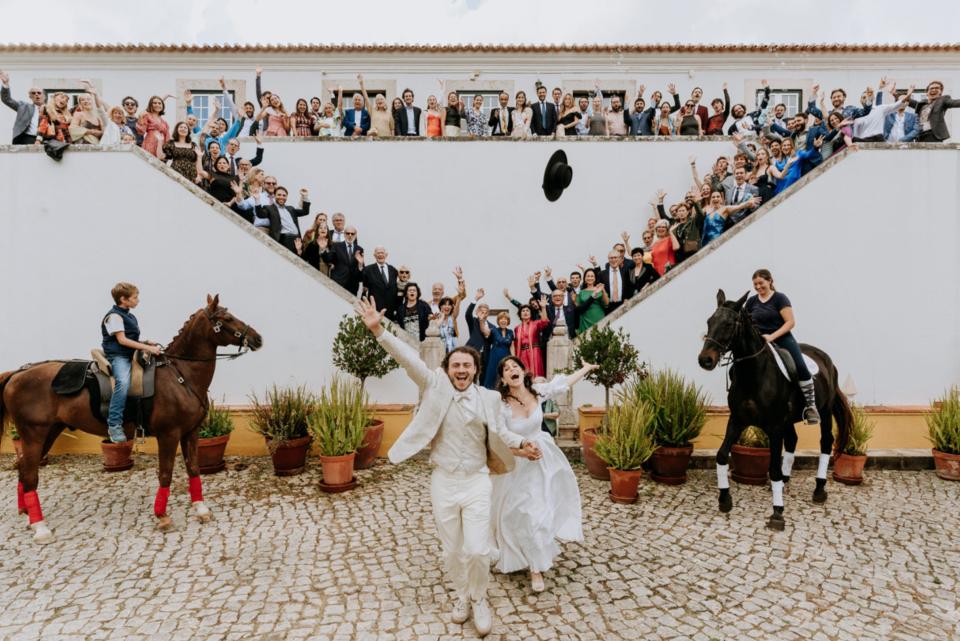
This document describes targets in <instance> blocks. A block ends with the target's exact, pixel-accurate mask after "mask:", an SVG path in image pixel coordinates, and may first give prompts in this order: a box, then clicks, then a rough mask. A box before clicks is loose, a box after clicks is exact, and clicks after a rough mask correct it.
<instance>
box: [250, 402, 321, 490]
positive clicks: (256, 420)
mask: <svg viewBox="0 0 960 641" xmlns="http://www.w3.org/2000/svg"><path fill="white" fill-rule="evenodd" d="M250 400H251V402H252V404H253V412H252V416H251V418H250V427H251V428H252V429H253V431H255V432H257V433H258V434H262V435H263V437H264V439H266V442H267V449H268V450H269V451H270V457H271V458H272V459H273V471H274V473H275V474H276V475H277V476H294V475H296V474H300V473H301V472H303V469H304V467H305V466H306V460H307V450H308V449H309V448H310V440H311V438H310V434H308V433H307V417H308V416H309V415H310V414H311V413H312V412H313V410H314V408H315V406H316V403H317V400H316V397H315V396H314V395H313V394H312V393H310V392H309V391H307V388H306V386H304V385H300V386H298V387H283V388H279V387H277V386H276V385H273V386H272V387H271V388H270V389H268V390H267V391H266V394H265V395H264V400H263V402H260V399H258V398H257V395H256V394H253V395H252V396H251V397H250Z"/></svg>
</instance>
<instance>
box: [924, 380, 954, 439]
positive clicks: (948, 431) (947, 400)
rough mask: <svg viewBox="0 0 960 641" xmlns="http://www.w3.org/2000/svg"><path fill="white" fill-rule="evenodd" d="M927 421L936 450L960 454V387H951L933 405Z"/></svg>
mask: <svg viewBox="0 0 960 641" xmlns="http://www.w3.org/2000/svg"><path fill="white" fill-rule="evenodd" d="M926 419H927V428H928V430H929V432H930V442H931V443H933V447H934V449H936V450H940V451H941V452H945V453H946V454H960V387H957V386H954V387H951V388H950V389H949V390H947V391H946V392H945V393H944V395H943V397H942V398H941V399H940V400H939V402H938V403H934V404H933V405H931V407H930V412H929V413H928V414H927V416H926Z"/></svg>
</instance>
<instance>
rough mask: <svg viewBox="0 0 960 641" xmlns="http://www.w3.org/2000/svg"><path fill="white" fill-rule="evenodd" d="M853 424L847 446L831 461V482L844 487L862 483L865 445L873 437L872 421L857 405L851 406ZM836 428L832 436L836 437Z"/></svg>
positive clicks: (865, 455) (849, 431) (865, 457)
mask: <svg viewBox="0 0 960 641" xmlns="http://www.w3.org/2000/svg"><path fill="white" fill-rule="evenodd" d="M850 413H851V415H852V416H853V422H852V423H851V424H850V428H849V430H848V435H847V444H846V445H845V446H844V448H843V451H842V452H840V454H839V455H837V458H836V459H834V461H833V480H834V481H840V482H841V483H844V484H846V485H860V484H861V483H863V468H864V466H865V465H866V464H867V443H868V442H869V441H870V437H871V436H873V429H874V425H873V421H872V420H871V419H870V418H869V417H867V413H866V412H864V411H863V408H862V407H860V406H859V405H851V406H850ZM836 431H837V430H836V428H834V435H835V436H836Z"/></svg>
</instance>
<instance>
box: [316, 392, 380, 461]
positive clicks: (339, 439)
mask: <svg viewBox="0 0 960 641" xmlns="http://www.w3.org/2000/svg"><path fill="white" fill-rule="evenodd" d="M367 400H368V399H367V393H366V392H364V391H363V387H362V386H361V385H360V384H358V383H355V382H352V381H348V380H345V379H343V378H342V377H340V376H334V378H333V381H332V382H331V383H330V386H329V387H327V388H324V389H322V390H320V398H319V399H318V400H317V404H316V407H315V408H314V411H313V412H312V413H311V414H310V416H309V417H308V424H309V427H310V432H311V433H312V434H313V438H314V440H315V441H316V442H317V446H318V447H319V450H320V454H321V455H323V456H343V455H345V454H349V453H350V452H356V451H357V450H358V449H359V448H360V445H361V444H362V443H363V437H364V435H365V434H366V430H367V425H368V424H369V423H370V419H371V414H370V412H369V411H368V410H367Z"/></svg>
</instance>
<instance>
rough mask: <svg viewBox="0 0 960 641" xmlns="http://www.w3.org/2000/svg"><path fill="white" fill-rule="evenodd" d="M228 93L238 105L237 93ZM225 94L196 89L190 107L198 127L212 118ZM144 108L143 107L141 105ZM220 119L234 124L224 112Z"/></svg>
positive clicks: (230, 91) (238, 106)
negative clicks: (217, 104)
mask: <svg viewBox="0 0 960 641" xmlns="http://www.w3.org/2000/svg"><path fill="white" fill-rule="evenodd" d="M227 93H229V94H230V99H231V100H233V103H234V105H236V103H237V93H236V92H235V91H233V90H228V91H227ZM222 96H223V92H222V91H220V90H219V89H217V90H215V91H214V90H207V89H196V90H194V91H193V100H192V102H191V103H190V106H191V107H193V115H194V116H196V117H197V125H198V126H200V127H203V126H204V125H205V124H206V123H207V120H208V119H209V118H210V116H211V115H212V114H213V110H214V109H215V105H216V103H217V102H220V101H222V100H223V98H222ZM141 107H142V105H141ZM241 108H242V105H237V109H241ZM220 117H221V118H223V119H224V120H226V121H227V125H228V126H229V125H231V124H232V123H233V118H232V116H231V117H227V116H226V115H225V114H223V113H222V112H221V113H220Z"/></svg>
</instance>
